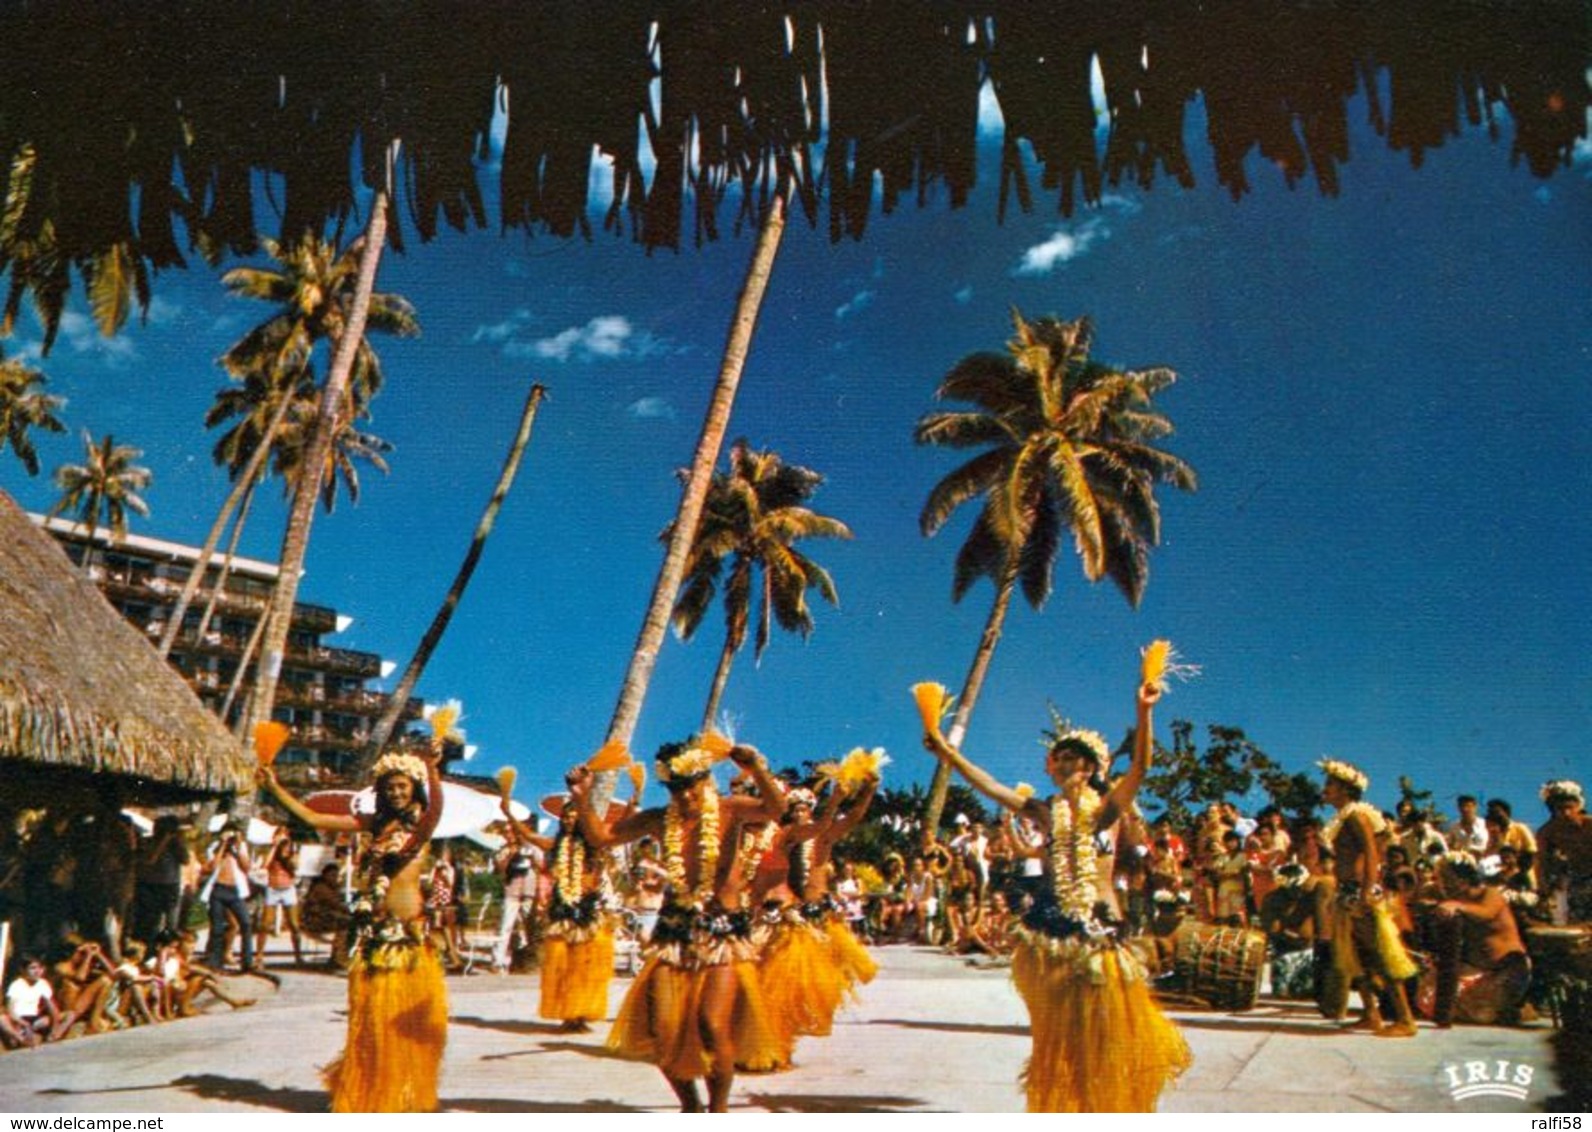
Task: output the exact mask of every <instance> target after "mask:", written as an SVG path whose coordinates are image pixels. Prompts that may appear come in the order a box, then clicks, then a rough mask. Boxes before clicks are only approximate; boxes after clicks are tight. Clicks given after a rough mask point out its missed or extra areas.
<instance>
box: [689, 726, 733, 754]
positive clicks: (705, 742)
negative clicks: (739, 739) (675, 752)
mask: <svg viewBox="0 0 1592 1132" xmlns="http://www.w3.org/2000/svg"><path fill="white" fill-rule="evenodd" d="M697 746H698V747H701V748H702V749H703V750H704V751H706V752H707V753H708V754H710V755H712V756H713V757H714V758H716V759H722V758H723V757H724V756H725V755H727V754H729V753H730V750H731V748H733V747H734V746H735V743H734V742H733V741H732V740H730V739H727V738H725V737H724V736H723V735H720V734H719V733H718V732H717V731H704V732H703V733H702V737H701V738H700V739H698V740H697Z"/></svg>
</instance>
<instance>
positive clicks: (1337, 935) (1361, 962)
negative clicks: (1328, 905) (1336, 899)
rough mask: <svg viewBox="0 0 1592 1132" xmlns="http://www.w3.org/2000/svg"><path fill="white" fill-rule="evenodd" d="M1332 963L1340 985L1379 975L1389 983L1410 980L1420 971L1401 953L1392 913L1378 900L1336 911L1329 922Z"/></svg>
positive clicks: (1400, 942)
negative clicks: (1340, 977) (1336, 971)
mask: <svg viewBox="0 0 1592 1132" xmlns="http://www.w3.org/2000/svg"><path fill="white" fill-rule="evenodd" d="M1332 962H1333V966H1334V967H1336V968H1337V969H1338V973H1339V974H1340V975H1342V977H1343V979H1344V981H1346V982H1353V981H1354V980H1355V979H1359V978H1363V977H1364V976H1366V975H1379V976H1381V977H1382V978H1385V979H1391V980H1392V981H1393V982H1400V983H1401V982H1403V981H1404V980H1405V979H1413V978H1414V977H1415V976H1416V975H1418V974H1420V973H1421V969H1420V968H1419V967H1417V966H1416V965H1415V961H1414V960H1413V959H1411V958H1410V953H1409V952H1408V951H1406V950H1404V941H1403V940H1401V939H1400V938H1399V929H1398V925H1397V924H1395V923H1394V922H1393V910H1392V909H1391V908H1389V907H1388V906H1387V903H1386V902H1385V901H1382V900H1377V899H1370V900H1366V901H1365V902H1364V903H1363V904H1361V905H1360V906H1359V907H1358V908H1343V907H1339V908H1338V909H1337V914H1336V915H1335V916H1334V917H1333V922H1332Z"/></svg>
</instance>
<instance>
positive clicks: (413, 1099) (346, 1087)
mask: <svg viewBox="0 0 1592 1132" xmlns="http://www.w3.org/2000/svg"><path fill="white" fill-rule="evenodd" d="M447 1038H448V989H447V985H446V984H445V983H444V982H443V979H442V961H441V960H440V959H439V958H438V957H437V953H436V951H435V950H433V949H432V948H431V947H429V946H426V947H413V948H404V949H402V950H396V951H388V952H386V954H385V955H383V956H380V957H379V958H378V960H377V962H376V964H375V965H372V963H370V962H369V961H367V960H364V959H358V958H356V959H355V961H354V964H353V966H352V967H350V968H349V972H348V1040H347V1043H346V1044H345V1045H344V1047H343V1056H342V1057H340V1058H338V1059H337V1061H335V1062H333V1063H332V1064H331V1065H329V1066H327V1067H326V1069H325V1070H324V1071H323V1072H322V1079H323V1080H324V1081H325V1083H326V1087H327V1088H328V1089H329V1090H330V1091H331V1094H332V1111H333V1112H435V1111H436V1110H437V1075H438V1072H439V1070H440V1069H441V1066H442V1047H443V1045H444V1044H445V1043H446V1041H447Z"/></svg>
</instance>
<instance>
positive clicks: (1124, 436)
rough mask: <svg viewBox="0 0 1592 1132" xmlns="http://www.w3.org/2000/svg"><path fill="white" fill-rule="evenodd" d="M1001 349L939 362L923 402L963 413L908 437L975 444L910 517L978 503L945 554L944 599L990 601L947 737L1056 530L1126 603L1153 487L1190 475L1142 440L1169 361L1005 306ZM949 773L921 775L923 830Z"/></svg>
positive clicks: (1041, 590)
mask: <svg viewBox="0 0 1592 1132" xmlns="http://www.w3.org/2000/svg"><path fill="white" fill-rule="evenodd" d="M1012 322H1013V325H1014V327H1015V330H1016V333H1015V336H1014V337H1013V338H1012V340H1011V341H1010V342H1008V343H1007V352H1006V353H1005V354H997V353H991V352H985V353H977V354H971V355H969V356H967V357H965V358H963V359H962V360H961V361H959V362H957V363H956V365H955V366H954V367H952V369H951V372H950V373H948V374H947V375H946V376H945V378H944V379H943V380H942V381H941V382H940V386H939V389H938V390H937V391H936V394H935V395H936V397H937V398H938V399H940V400H950V401H964V402H968V403H970V404H971V405H973V406H974V407H973V408H971V409H965V410H948V411H941V412H934V413H930V414H928V415H926V416H924V417H923V418H922V419H921V420H920V421H919V422H918V425H917V429H916V431H915V434H914V436H915V439H916V440H917V442H918V443H919V444H932V445H937V446H943V447H948V448H970V449H978V450H979V451H978V453H977V454H976V455H974V456H973V457H972V458H971V459H969V460H968V461H967V462H966V463H964V464H962V465H960V466H959V467H957V468H956V469H955V470H953V471H952V472H950V473H949V474H948V475H946V476H945V477H944V478H943V479H941V480H940V481H939V482H938V483H937V484H935V485H934V488H933V489H932V490H931V491H930V492H929V497H928V500H927V501H926V502H925V503H924V505H923V512H922V514H921V516H920V517H919V525H920V526H921V528H922V530H923V533H924V535H926V536H932V535H934V534H935V533H936V532H937V531H938V530H939V529H940V528H941V527H942V526H943V525H944V524H945V522H946V520H947V519H949V518H950V516H951V514H952V513H953V512H955V511H956V509H957V508H959V507H961V506H962V505H963V504H965V503H968V502H970V501H972V500H979V501H981V503H982V506H981V508H980V510H979V514H978V517H977V518H976V519H975V520H974V522H973V527H972V530H971V532H970V533H969V534H968V537H967V540H966V541H965V542H964V543H963V544H962V547H961V550H960V551H959V553H958V554H957V558H956V568H955V574H954V576H953V580H952V585H951V599H952V600H953V601H960V600H961V599H962V597H963V596H964V595H965V594H966V593H967V591H968V590H969V589H970V588H971V587H972V585H973V583H974V582H975V581H977V580H978V579H979V578H983V577H987V578H989V579H990V580H991V581H992V582H993V583H994V585H995V601H994V604H993V605H992V606H991V608H990V613H989V617H988V618H987V620H986V622H985V627H984V633H983V636H982V637H981V638H980V641H979V646H978V649H977V651H976V652H975V653H974V656H973V663H972V666H971V667H970V668H969V670H968V674H967V678H966V680H965V681H964V682H963V685H962V692H961V696H960V697H959V699H958V701H957V708H956V714H955V717H954V718H953V720H952V722H951V726H950V728H949V729H948V731H947V733H946V737H947V739H949V740H950V742H951V743H952V745H958V744H960V743H961V741H962V737H963V735H965V733H966V731H967V724H968V720H969V718H970V717H971V715H972V712H973V707H974V705H975V704H976V703H977V701H978V696H979V692H980V690H981V689H982V688H983V684H984V678H985V675H986V673H987V672H988V669H989V664H990V659H991V657H992V656H993V655H994V652H995V646H996V644H997V643H998V642H999V640H1000V634H1001V626H1002V625H1003V624H1004V622H1005V619H1006V611H1007V608H1008V607H1009V605H1010V603H1011V598H1012V595H1013V593H1014V592H1016V590H1017V589H1018V587H1019V586H1021V588H1022V592H1023V596H1024V598H1025V599H1027V601H1028V603H1029V605H1031V606H1032V607H1033V608H1035V609H1039V608H1040V607H1042V606H1043V605H1044V603H1045V601H1046V599H1047V598H1048V597H1049V596H1050V592H1051V586H1052V576H1053V574H1054V572H1055V565H1056V559H1057V556H1058V553H1059V551H1060V548H1061V543H1062V536H1063V535H1064V534H1068V533H1070V534H1071V535H1072V541H1073V545H1074V547H1075V549H1076V550H1077V552H1078V557H1079V560H1080V564H1081V565H1082V567H1083V572H1084V577H1085V578H1087V579H1088V580H1089V581H1091V582H1097V581H1099V580H1100V579H1102V578H1105V577H1109V578H1110V579H1111V580H1112V581H1113V582H1114V583H1115V584H1116V586H1117V588H1118V589H1120V590H1121V591H1122V594H1123V596H1124V597H1126V598H1127V599H1128V601H1129V603H1130V604H1132V605H1133V606H1135V607H1137V605H1138V604H1139V600H1140V598H1141V597H1142V596H1143V593H1144V587H1145V584H1146V583H1147V581H1148V579H1149V569H1150V557H1149V552H1150V548H1151V547H1152V546H1154V545H1156V544H1157V543H1158V542H1159V541H1160V535H1161V517H1160V508H1159V505H1158V504H1157V502H1156V498H1155V487H1156V485H1157V484H1170V485H1172V486H1174V487H1178V488H1181V489H1183V490H1185V491H1189V490H1193V489H1194V487H1195V486H1196V477H1195V474H1194V469H1193V468H1191V467H1190V466H1189V465H1188V464H1187V463H1185V462H1184V461H1183V460H1180V459H1179V458H1177V457H1176V456H1173V455H1171V454H1170V453H1168V452H1165V451H1162V450H1161V449H1160V448H1157V447H1156V446H1155V442H1156V441H1158V440H1160V439H1161V438H1163V437H1165V436H1168V435H1170V434H1171V432H1172V423H1171V421H1170V420H1168V419H1167V418H1166V417H1165V416H1163V415H1161V414H1160V413H1158V412H1156V411H1155V410H1154V407H1153V399H1154V396H1155V394H1157V393H1159V392H1161V391H1162V390H1164V389H1166V388H1167V387H1169V386H1170V385H1172V383H1173V382H1175V381H1176V380H1177V375H1176V374H1175V373H1174V372H1173V371H1172V370H1170V369H1166V368H1163V367H1154V368H1151V369H1145V370H1118V369H1115V368H1113V367H1111V366H1108V365H1105V364H1103V363H1101V362H1098V361H1095V360H1093V359H1092V358H1091V357H1090V356H1089V351H1090V348H1091V346H1092V345H1093V339H1094V331H1093V327H1092V326H1091V324H1090V322H1089V320H1088V319H1087V318H1079V319H1076V320H1074V321H1071V322H1062V321H1060V320H1059V319H1055V318H1041V319H1038V320H1036V321H1034V322H1029V321H1027V320H1025V319H1024V318H1023V316H1022V315H1021V314H1020V313H1017V312H1015V311H1014V312H1013V315H1012ZM949 783H950V768H949V766H948V765H947V764H944V763H942V764H940V765H939V766H938V767H937V768H936V769H935V772H934V783H933V786H932V788H931V796H930V801H929V825H930V827H933V826H936V825H937V824H938V820H939V815H940V813H941V811H942V810H943V807H944V800H945V792H946V788H947V786H948V785H949Z"/></svg>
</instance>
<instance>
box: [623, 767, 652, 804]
mask: <svg viewBox="0 0 1592 1132" xmlns="http://www.w3.org/2000/svg"><path fill="white" fill-rule="evenodd" d="M626 770H628V771H629V773H630V785H631V786H632V787H634V788H635V791H636V796H637V797H638V798H639V797H640V796H641V791H642V788H643V787H645V786H646V785H647V768H646V767H644V766H642V765H641V764H640V763H637V762H633V763H631V764H630V765H629V766H628V767H627V768H626Z"/></svg>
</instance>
